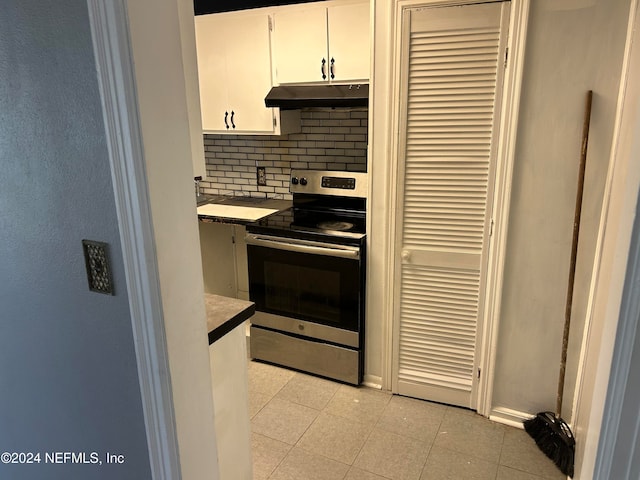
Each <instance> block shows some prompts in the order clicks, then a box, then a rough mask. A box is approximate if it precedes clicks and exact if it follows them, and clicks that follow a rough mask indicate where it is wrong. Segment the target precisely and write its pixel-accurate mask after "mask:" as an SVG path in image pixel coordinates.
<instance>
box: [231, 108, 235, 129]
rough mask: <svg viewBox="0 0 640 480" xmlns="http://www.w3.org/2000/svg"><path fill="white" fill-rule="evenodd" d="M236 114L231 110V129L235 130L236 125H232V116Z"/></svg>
mask: <svg viewBox="0 0 640 480" xmlns="http://www.w3.org/2000/svg"><path fill="white" fill-rule="evenodd" d="M235 114H236V112H234V111H233V110H231V127H233V128H236V124H235V123H233V116H234V115H235Z"/></svg>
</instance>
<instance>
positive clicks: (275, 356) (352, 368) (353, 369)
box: [250, 325, 363, 385]
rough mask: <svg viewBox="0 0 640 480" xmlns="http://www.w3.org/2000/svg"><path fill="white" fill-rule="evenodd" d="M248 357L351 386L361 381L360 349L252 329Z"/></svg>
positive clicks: (256, 328)
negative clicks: (249, 355)
mask: <svg viewBox="0 0 640 480" xmlns="http://www.w3.org/2000/svg"><path fill="white" fill-rule="evenodd" d="M250 354H251V358H254V359H257V360H264V361H266V362H271V363H275V364H277V365H282V366H285V367H291V368H295V369H299V370H303V371H305V372H309V373H314V374H316V375H321V376H323V377H328V378H333V379H335V380H340V381H342V382H346V383H350V384H352V385H358V384H360V381H361V380H362V369H361V366H362V360H363V359H362V353H361V350H351V349H348V348H344V347H339V346H336V345H331V344H328V343H322V342H313V341H309V340H305V339H303V338H299V337H294V336H291V335H286V334H284V333H280V332H275V331H272V330H266V329H263V328H260V327H256V326H254V325H252V326H251V337H250Z"/></svg>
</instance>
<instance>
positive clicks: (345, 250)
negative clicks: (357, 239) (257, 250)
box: [245, 234, 360, 260]
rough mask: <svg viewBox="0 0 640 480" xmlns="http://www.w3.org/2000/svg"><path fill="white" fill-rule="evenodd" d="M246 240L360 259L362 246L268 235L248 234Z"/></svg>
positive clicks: (269, 246)
mask: <svg viewBox="0 0 640 480" xmlns="http://www.w3.org/2000/svg"><path fill="white" fill-rule="evenodd" d="M245 241H246V242H247V244H248V245H255V246H258V247H267V248H275V249H277V250H286V251H288V252H298V253H311V254H316V255H327V256H329V257H340V258H350V259H354V260H358V259H359V258H360V248H358V247H350V246H348V245H335V244H332V243H321V242H306V241H304V240H292V239H288V238H287V239H283V238H280V237H271V236H267V235H252V234H247V235H246V236H245Z"/></svg>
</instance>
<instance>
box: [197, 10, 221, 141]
mask: <svg viewBox="0 0 640 480" xmlns="http://www.w3.org/2000/svg"><path fill="white" fill-rule="evenodd" d="M195 25H196V51H197V57H198V81H199V83H200V111H201V114H202V130H203V131H205V132H207V131H216V130H217V131H220V130H224V129H225V124H224V112H225V111H226V110H227V108H228V107H227V105H228V99H227V64H226V53H225V49H224V47H223V46H224V45H225V43H226V42H227V38H228V36H229V33H228V31H227V25H226V22H225V21H224V19H223V18H221V17H219V16H217V15H198V16H196V18H195Z"/></svg>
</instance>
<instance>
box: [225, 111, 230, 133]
mask: <svg viewBox="0 0 640 480" xmlns="http://www.w3.org/2000/svg"><path fill="white" fill-rule="evenodd" d="M228 116H229V112H224V124H225V125H226V127H227V129H229V122H227V117H228Z"/></svg>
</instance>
